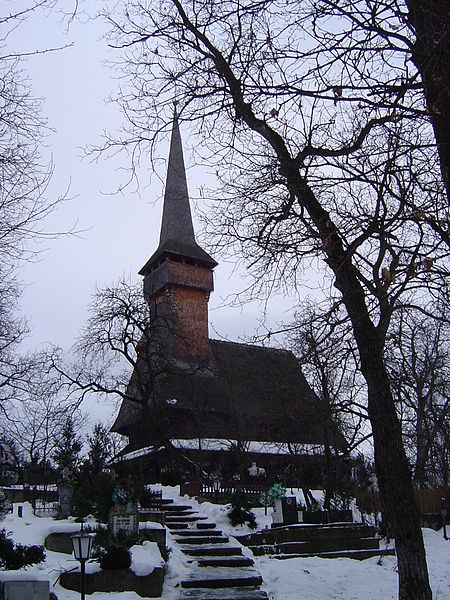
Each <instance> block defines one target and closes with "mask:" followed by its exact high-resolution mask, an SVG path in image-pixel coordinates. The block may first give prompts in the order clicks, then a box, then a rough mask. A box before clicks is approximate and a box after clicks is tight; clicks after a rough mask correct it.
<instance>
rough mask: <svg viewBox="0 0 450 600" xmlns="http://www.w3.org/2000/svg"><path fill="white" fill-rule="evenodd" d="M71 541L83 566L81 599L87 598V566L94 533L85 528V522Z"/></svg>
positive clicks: (74, 551)
mask: <svg viewBox="0 0 450 600" xmlns="http://www.w3.org/2000/svg"><path fill="white" fill-rule="evenodd" d="M71 541H72V550H73V554H74V556H75V560H78V561H79V563H80V566H81V600H85V573H86V570H85V566H86V561H87V560H89V558H90V556H91V550H92V535H91V534H90V533H88V532H87V531H85V530H84V524H83V523H81V529H80V531H79V532H78V533H74V535H72V536H71Z"/></svg>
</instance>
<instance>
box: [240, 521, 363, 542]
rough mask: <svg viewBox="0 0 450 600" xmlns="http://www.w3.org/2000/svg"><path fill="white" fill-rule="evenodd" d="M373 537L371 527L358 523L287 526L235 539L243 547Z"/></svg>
mask: <svg viewBox="0 0 450 600" xmlns="http://www.w3.org/2000/svg"><path fill="white" fill-rule="evenodd" d="M369 537H375V531H374V528H373V527H368V526H365V525H361V524H359V523H348V524H346V525H345V524H341V523H330V524H328V525H288V526H283V527H274V528H272V529H264V530H262V531H256V532H253V533H249V534H245V535H238V536H236V539H237V540H238V541H239V542H240V543H241V544H244V546H261V545H263V544H281V543H282V542H307V541H319V540H325V541H328V540H331V539H333V540H338V539H339V540H344V539H345V540H350V539H358V538H369Z"/></svg>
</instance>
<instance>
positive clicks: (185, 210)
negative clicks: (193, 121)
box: [159, 108, 195, 246]
mask: <svg viewBox="0 0 450 600" xmlns="http://www.w3.org/2000/svg"><path fill="white" fill-rule="evenodd" d="M172 240H173V241H176V240H179V241H182V242H184V243H188V244H189V243H195V234H194V227H193V225H192V216H191V207H190V205H189V195H188V189H187V181H186V170H185V167H184V160H183V147H182V144H181V135H180V126H179V124H178V115H177V113H176V108H175V112H174V119H173V127H172V138H171V140H170V151H169V164H168V168H167V177H166V190H165V194H164V208H163V216H162V225H161V234H160V238H159V245H160V246H164V244H165V243H166V242H168V241H172Z"/></svg>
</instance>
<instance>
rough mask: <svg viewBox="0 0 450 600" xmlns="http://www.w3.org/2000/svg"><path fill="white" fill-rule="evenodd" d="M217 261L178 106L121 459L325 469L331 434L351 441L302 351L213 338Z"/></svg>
mask: <svg viewBox="0 0 450 600" xmlns="http://www.w3.org/2000/svg"><path fill="white" fill-rule="evenodd" d="M216 266H217V262H216V261H215V260H214V259H213V258H212V257H211V256H210V255H209V254H208V253H207V252H206V251H205V250H203V248H201V247H200V246H199V245H198V244H197V242H196V240H195V234H194V228H193V223H192V216H191V210H190V202H189V196H188V189H187V182H186V172H185V166H184V160H183V150H182V142H181V137H180V130H179V124H178V119H177V117H176V116H175V118H174V122H173V129H172V137H171V144H170V152H169V161H168V170H167V180H166V187H165V194H164V207H163V216H162V225H161V233H160V240H159V246H158V248H157V250H156V251H155V253H154V254H153V255H152V256H151V258H150V259H149V260H148V261H147V263H146V264H145V265H144V267H143V268H142V269H141V271H140V275H142V276H143V278H144V296H145V300H146V301H147V302H148V304H149V307H150V322H149V324H148V329H147V332H146V334H145V335H144V336H143V338H142V339H141V340H140V342H139V344H138V357H137V361H136V366H135V369H134V372H133V374H132V376H131V378H130V382H129V385H128V389H127V393H126V399H124V400H123V401H122V405H121V407H120V410H119V413H118V416H117V418H116V420H115V423H114V425H113V427H112V431H115V432H117V433H120V434H122V435H124V436H127V437H128V440H129V442H128V445H127V446H126V448H125V450H124V451H123V452H122V456H121V460H122V461H127V462H128V463H129V464H134V465H139V468H140V469H141V470H143V471H144V473H145V477H146V479H147V481H148V482H152V481H153V482H154V481H161V480H162V481H163V482H164V480H166V481H167V482H173V483H176V482H178V480H186V479H190V478H192V477H199V476H206V475H208V474H210V473H213V472H214V473H220V474H222V476H223V477H225V476H227V475H228V476H229V475H230V469H231V470H232V471H233V470H234V471H238V470H240V471H241V475H242V472H243V471H245V470H246V469H247V468H248V467H250V465H252V464H253V466H255V464H256V465H257V467H258V468H260V469H261V470H260V471H258V473H262V472H263V471H262V469H264V470H265V472H266V475H267V476H268V477H271V476H272V477H273V476H275V475H276V474H277V473H280V472H282V471H284V470H286V469H289V467H290V466H292V465H295V466H296V467H298V466H299V465H300V466H302V468H305V465H309V468H310V467H311V465H315V467H314V468H318V469H320V463H321V461H323V448H324V444H327V445H328V447H329V448H330V447H331V448H332V453H333V455H335V456H337V455H339V454H341V453H342V452H344V451H345V447H346V443H345V439H344V437H343V436H342V434H341V433H340V432H339V430H338V429H337V427H336V425H335V424H334V423H332V422H331V421H330V419H329V418H328V416H327V415H328V411H327V408H326V406H324V405H323V404H322V403H321V401H320V400H319V398H318V397H317V396H316V395H315V394H314V392H313V391H312V389H311V388H310V387H309V385H308V383H307V381H306V379H305V377H304V376H303V373H302V371H301V369H300V365H299V363H298V361H297V359H296V358H295V356H294V355H293V353H292V352H289V351H286V350H279V349H275V348H268V347H262V346H256V345H249V344H242V343H235V342H229V341H221V340H214V339H210V338H209V334H208V300H209V296H210V294H211V292H212V291H213V289H214V281H213V271H214V268H215V267H216ZM236 456H239V457H240V459H239V460H238V461H237V463H239V462H240V463H241V464H237V463H236ZM233 460H234V462H233ZM235 475H236V474H235Z"/></svg>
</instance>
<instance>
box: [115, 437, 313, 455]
mask: <svg viewBox="0 0 450 600" xmlns="http://www.w3.org/2000/svg"><path fill="white" fill-rule="evenodd" d="M170 442H171V444H172V445H173V446H174V448H178V449H180V450H198V448H199V444H200V446H201V448H202V450H211V451H213V450H228V449H229V448H230V446H231V445H235V446H237V445H238V441H237V440H230V439H221V438H201V439H199V438H193V439H173V440H170ZM245 448H246V451H247V452H252V453H254V454H283V455H290V454H292V449H290V448H289V445H288V444H283V443H281V442H280V443H273V442H259V441H250V442H246V443H245ZM322 448H323V447H322V446H320V445H317V444H302V445H301V446H299V447H298V448H297V449H296V453H297V454H308V455H313V454H320V453H321V452H322ZM161 450H164V447H162V446H160V447H156V446H146V447H145V448H139V450H133V451H131V452H128V453H127V454H123V455H122V456H121V457H120V459H121V460H132V459H134V458H138V457H142V456H146V455H149V454H154V453H155V452H159V451H161Z"/></svg>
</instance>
